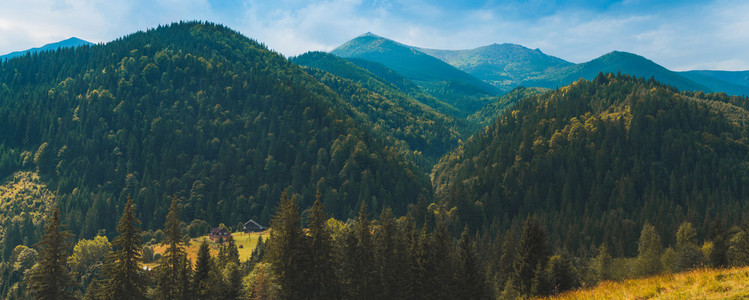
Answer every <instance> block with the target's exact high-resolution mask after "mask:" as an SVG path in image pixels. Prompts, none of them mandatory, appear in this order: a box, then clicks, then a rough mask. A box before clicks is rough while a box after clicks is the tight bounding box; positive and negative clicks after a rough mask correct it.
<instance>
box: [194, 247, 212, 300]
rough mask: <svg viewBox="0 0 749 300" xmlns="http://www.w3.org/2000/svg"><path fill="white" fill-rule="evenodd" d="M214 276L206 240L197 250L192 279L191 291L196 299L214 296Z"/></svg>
mask: <svg viewBox="0 0 749 300" xmlns="http://www.w3.org/2000/svg"><path fill="white" fill-rule="evenodd" d="M216 274H217V272H216V270H215V265H214V264H213V259H212V258H211V252H210V246H209V245H208V240H206V239H204V240H203V242H202V243H200V248H199V249H198V257H197V259H196V261H195V273H194V274H193V277H192V290H193V292H194V293H195V295H196V297H197V298H198V299H210V297H211V296H213V295H215V294H216V292H217V291H216V289H215V284H216V278H215V277H216V276H215V275H216Z"/></svg>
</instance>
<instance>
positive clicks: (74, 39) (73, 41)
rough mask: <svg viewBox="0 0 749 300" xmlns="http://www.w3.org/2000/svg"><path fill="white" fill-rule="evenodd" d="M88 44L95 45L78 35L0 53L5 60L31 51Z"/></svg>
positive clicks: (0, 56) (0, 59) (0, 57)
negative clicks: (29, 47) (33, 46)
mask: <svg viewBox="0 0 749 300" xmlns="http://www.w3.org/2000/svg"><path fill="white" fill-rule="evenodd" d="M86 45H93V43H91V42H88V41H84V40H82V39H79V38H77V37H71V38H69V39H66V40H62V41H59V42H56V43H49V44H46V45H44V46H41V47H38V48H31V49H28V50H22V51H15V52H11V53H8V54H5V55H0V61H4V60H7V59H11V58H14V57H19V56H23V55H26V54H27V53H30V54H31V53H37V52H41V51H53V50H57V49H60V48H75V47H79V46H86Z"/></svg>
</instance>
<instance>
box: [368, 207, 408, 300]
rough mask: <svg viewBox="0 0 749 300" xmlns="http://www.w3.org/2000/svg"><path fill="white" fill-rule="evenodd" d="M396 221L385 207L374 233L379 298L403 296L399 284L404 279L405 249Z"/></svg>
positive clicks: (390, 211) (405, 273) (391, 212)
mask: <svg viewBox="0 0 749 300" xmlns="http://www.w3.org/2000/svg"><path fill="white" fill-rule="evenodd" d="M396 225H397V224H396V221H395V218H394V217H393V211H392V210H391V209H390V207H385V208H384V209H383V210H382V212H381V213H380V227H379V229H378V230H377V231H375V234H374V237H373V238H374V247H375V266H377V267H378V268H379V269H378V273H379V275H380V278H379V282H380V284H379V288H378V291H379V293H378V295H379V297H380V298H381V299H398V298H403V295H402V293H401V292H402V291H401V285H402V282H403V281H405V280H406V278H405V276H404V275H407V272H406V271H405V268H404V267H405V266H406V265H407V264H408V260H406V259H405V258H406V253H405V252H406V251H405V249H401V248H400V246H401V245H402V243H401V241H400V240H399V235H400V234H401V233H400V232H398V229H397V228H396Z"/></svg>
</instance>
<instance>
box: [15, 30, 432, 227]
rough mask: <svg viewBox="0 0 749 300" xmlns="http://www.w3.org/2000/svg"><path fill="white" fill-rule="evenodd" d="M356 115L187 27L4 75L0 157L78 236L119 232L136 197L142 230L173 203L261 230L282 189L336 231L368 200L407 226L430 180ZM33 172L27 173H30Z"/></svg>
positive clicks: (41, 58)
mask: <svg viewBox="0 0 749 300" xmlns="http://www.w3.org/2000/svg"><path fill="white" fill-rule="evenodd" d="M354 117H355V116H354V115H353V113H352V109H351V106H350V105H349V104H347V103H346V102H344V101H343V100H342V98H341V97H340V96H339V95H338V94H335V93H334V92H332V91H331V90H330V89H328V88H327V87H326V86H325V85H323V84H321V83H319V82H318V81H317V80H315V79H314V78H312V77H311V76H309V75H308V74H307V73H306V72H304V71H303V70H302V69H301V68H300V67H298V66H297V65H295V64H292V63H290V62H288V61H287V60H286V59H284V58H283V57H282V56H280V55H278V54H276V53H273V52H271V51H269V50H267V49H266V48H265V47H264V46H262V45H260V44H259V43H257V42H255V41H253V40H250V39H248V38H246V37H244V36H241V35H240V34H238V33H237V32H235V31H232V30H229V29H227V28H225V27H222V26H218V25H213V24H209V23H198V22H183V23H175V24H172V25H169V26H162V27H159V28H157V29H153V30H149V31H147V32H138V33H134V34H132V35H129V36H126V37H123V38H121V39H118V40H116V41H113V42H110V43H108V44H105V45H100V46H93V47H80V48H75V49H72V48H63V49H61V50H59V51H55V52H44V53H41V54H40V55H34V56H30V57H25V58H21V59H14V60H8V61H7V62H5V63H2V64H0V128H3V131H2V135H0V147H2V148H3V149H8V150H9V151H12V152H7V153H21V152H23V151H28V152H29V153H32V155H31V159H30V158H26V159H24V158H23V157H20V156H19V155H6V154H5V153H6V152H4V153H3V155H2V156H0V158H2V161H0V166H3V168H1V169H2V170H3V171H4V172H6V173H5V174H0V175H3V176H7V175H9V174H10V173H9V172H13V171H15V170H26V169H29V168H35V169H37V170H38V171H39V174H40V176H41V178H42V180H43V181H44V182H46V183H47V184H48V185H50V186H52V187H54V189H55V190H56V191H58V193H59V195H60V196H59V198H58V204H59V206H60V207H61V209H62V210H63V222H64V223H66V224H70V229H71V230H72V231H73V232H75V233H80V234H81V235H82V236H83V237H91V236H93V235H94V234H95V233H96V232H97V230H99V229H106V230H107V232H114V225H115V224H114V222H115V221H116V220H114V218H112V217H111V216H115V215H118V214H119V212H120V211H121V209H122V208H121V206H122V204H123V203H124V202H125V201H126V199H127V198H128V197H132V198H133V199H134V200H135V202H136V204H137V212H138V214H139V215H138V217H139V218H140V219H141V220H142V221H143V228H144V229H153V228H157V226H161V225H162V224H163V220H164V216H165V214H166V210H167V208H168V203H169V199H170V198H171V196H176V197H178V198H181V199H183V205H184V208H183V210H184V218H185V219H186V220H192V219H194V218H198V219H203V220H205V221H208V223H209V224H213V225H214V226H215V225H216V224H218V223H219V222H224V223H227V224H236V223H237V222H240V221H246V220H247V219H250V218H252V219H256V220H259V221H261V222H263V223H267V222H268V220H269V219H270V216H271V213H272V212H273V210H274V209H275V207H276V204H277V202H278V199H279V197H280V194H281V192H282V191H283V190H285V189H287V188H289V189H290V192H292V193H294V194H297V198H298V201H299V203H300V205H301V206H302V207H308V206H309V205H311V203H312V202H313V201H314V199H315V195H316V193H320V195H321V196H322V197H323V199H325V205H326V207H327V209H328V212H329V213H330V214H331V215H333V216H336V217H338V218H342V219H345V218H347V217H349V216H352V215H353V214H354V212H355V211H357V210H358V206H359V205H361V203H362V202H363V201H367V202H368V205H369V207H370V209H372V210H373V211H379V210H380V209H381V208H382V207H384V206H390V207H392V208H393V210H394V211H395V212H397V213H398V214H404V213H405V211H406V209H407V207H408V205H409V203H411V202H416V200H417V199H419V197H424V198H426V199H431V192H430V190H431V187H430V183H429V178H428V177H427V176H426V175H425V174H424V172H422V171H420V170H419V169H418V168H417V167H416V166H415V165H414V164H413V163H411V162H409V161H407V160H406V159H405V158H404V157H403V156H402V154H401V153H400V150H399V149H398V148H397V147H395V146H394V145H391V144H389V143H388V142H387V141H384V140H382V139H380V138H378V136H381V135H382V134H380V133H376V132H375V131H378V130H379V129H377V128H375V127H374V126H371V127H370V125H369V124H366V123H360V122H356V121H355V120H354ZM32 160H33V161H32Z"/></svg>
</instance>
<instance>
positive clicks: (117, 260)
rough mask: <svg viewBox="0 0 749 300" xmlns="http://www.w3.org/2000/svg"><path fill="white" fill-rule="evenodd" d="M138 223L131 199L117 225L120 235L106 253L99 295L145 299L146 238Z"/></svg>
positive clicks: (124, 298)
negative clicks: (142, 266) (144, 242)
mask: <svg viewBox="0 0 749 300" xmlns="http://www.w3.org/2000/svg"><path fill="white" fill-rule="evenodd" d="M138 224H140V221H139V220H138V219H137V218H136V217H135V207H134V204H133V201H132V200H130V199H128V201H127V203H126V204H125V209H124V210H123V212H122V218H120V222H119V224H118V225H117V232H118V233H119V236H117V237H116V238H115V239H114V240H112V246H113V248H114V251H113V252H111V253H110V255H107V259H106V264H105V265H104V269H103V274H102V278H103V280H102V282H101V284H100V286H101V290H100V292H99V293H97V295H98V297H97V298H100V299H123V300H130V299H145V291H146V281H147V278H146V277H145V276H144V275H143V273H142V269H141V265H140V264H141V251H142V249H143V248H142V246H141V243H142V240H143V238H142V237H141V230H140V228H139V227H138Z"/></svg>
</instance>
